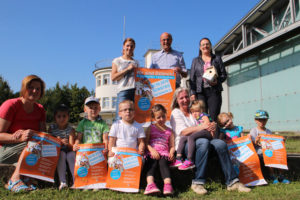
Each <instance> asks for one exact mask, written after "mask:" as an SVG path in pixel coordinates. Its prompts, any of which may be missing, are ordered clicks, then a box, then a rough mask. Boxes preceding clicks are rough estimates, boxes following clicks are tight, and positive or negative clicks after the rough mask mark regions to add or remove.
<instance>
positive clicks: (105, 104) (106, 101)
mask: <svg viewBox="0 0 300 200" xmlns="http://www.w3.org/2000/svg"><path fill="white" fill-rule="evenodd" d="M102 108H109V97H103V101H102Z"/></svg>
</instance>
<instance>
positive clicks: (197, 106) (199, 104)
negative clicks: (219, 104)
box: [190, 100, 206, 113]
mask: <svg viewBox="0 0 300 200" xmlns="http://www.w3.org/2000/svg"><path fill="white" fill-rule="evenodd" d="M190 110H191V112H201V113H203V112H205V111H206V107H205V102H204V101H202V100H195V101H193V102H192V105H191V107H190Z"/></svg>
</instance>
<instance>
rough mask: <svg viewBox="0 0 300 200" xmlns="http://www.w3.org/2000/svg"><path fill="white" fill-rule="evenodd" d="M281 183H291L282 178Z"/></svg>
mask: <svg viewBox="0 0 300 200" xmlns="http://www.w3.org/2000/svg"><path fill="white" fill-rule="evenodd" d="M281 183H284V184H290V183H291V181H290V180H288V179H286V178H284V179H282V181H281Z"/></svg>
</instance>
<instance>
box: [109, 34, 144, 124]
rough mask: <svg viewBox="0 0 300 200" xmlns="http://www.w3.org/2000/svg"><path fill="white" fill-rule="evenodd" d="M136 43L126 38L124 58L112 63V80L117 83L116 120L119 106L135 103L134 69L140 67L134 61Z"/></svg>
mask: <svg viewBox="0 0 300 200" xmlns="http://www.w3.org/2000/svg"><path fill="white" fill-rule="evenodd" d="M134 48H135V41H134V39H132V38H126V39H125V40H124V42H123V50H122V56H120V57H117V58H115V59H114V60H113V61H112V71H111V79H112V81H117V85H118V87H117V90H118V94H117V106H116V119H119V115H118V112H119V111H118V105H119V103H120V102H122V101H124V100H131V101H133V102H134V93H135V80H134V69H135V68H137V67H138V66H139V63H138V61H137V60H134V59H133V55H134V54H133V52H134Z"/></svg>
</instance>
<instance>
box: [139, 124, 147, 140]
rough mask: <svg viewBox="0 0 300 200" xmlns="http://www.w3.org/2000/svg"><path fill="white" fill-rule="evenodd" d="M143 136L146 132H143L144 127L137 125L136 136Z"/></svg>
mask: <svg viewBox="0 0 300 200" xmlns="http://www.w3.org/2000/svg"><path fill="white" fill-rule="evenodd" d="M145 137H146V134H145V131H144V128H143V126H141V125H139V128H138V138H145Z"/></svg>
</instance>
